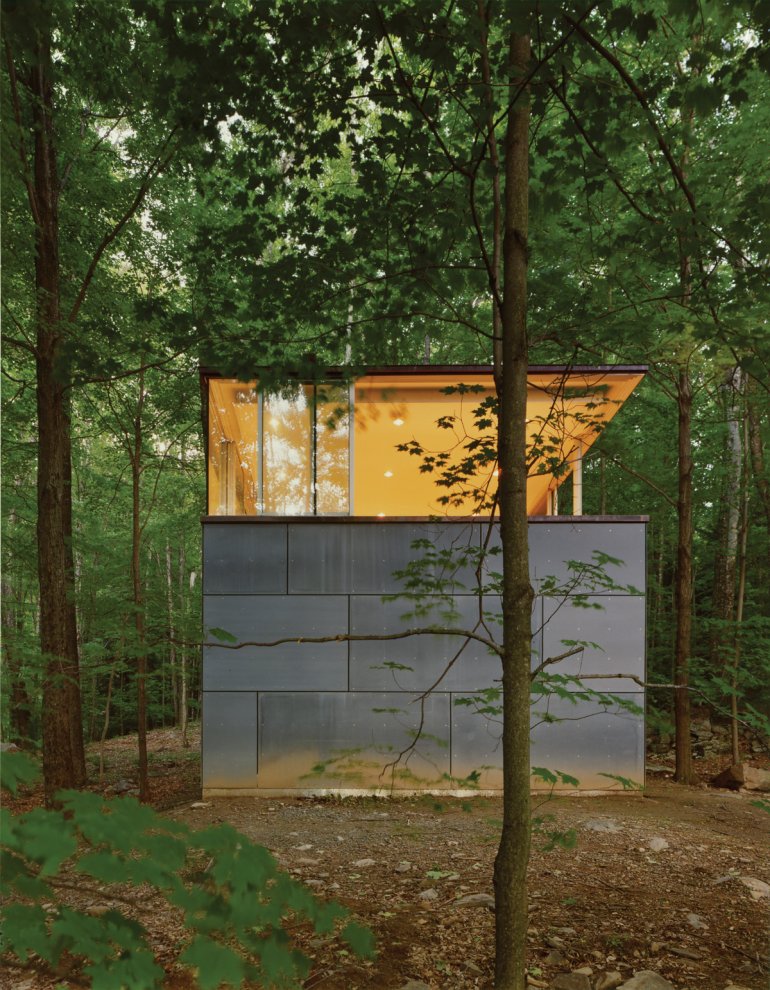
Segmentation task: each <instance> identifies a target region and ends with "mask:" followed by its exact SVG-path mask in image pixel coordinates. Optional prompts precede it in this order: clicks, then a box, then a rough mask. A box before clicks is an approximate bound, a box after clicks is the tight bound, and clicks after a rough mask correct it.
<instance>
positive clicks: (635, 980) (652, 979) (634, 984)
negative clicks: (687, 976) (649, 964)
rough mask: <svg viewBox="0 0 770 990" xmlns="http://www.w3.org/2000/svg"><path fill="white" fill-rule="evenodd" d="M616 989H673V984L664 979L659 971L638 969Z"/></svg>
mask: <svg viewBox="0 0 770 990" xmlns="http://www.w3.org/2000/svg"><path fill="white" fill-rule="evenodd" d="M618 990H675V987H674V984H673V983H669V982H668V980H664V979H663V977H662V976H661V975H660V973H654V972H653V971H652V970H651V969H640V970H639V972H638V973H634V975H633V976H632V977H631V979H630V980H626V982H625V983H622V984H621V985H620V987H619V988H618Z"/></svg>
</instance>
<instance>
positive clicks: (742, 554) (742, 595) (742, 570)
mask: <svg viewBox="0 0 770 990" xmlns="http://www.w3.org/2000/svg"><path fill="white" fill-rule="evenodd" d="M741 433H742V435H741V439H742V444H741V455H742V458H743V471H742V479H741V480H742V489H743V490H742V492H741V511H740V524H739V537H738V552H737V557H738V595H737V600H736V604H735V643H734V652H733V658H732V665H731V666H732V670H731V675H730V687H731V688H732V691H731V694H730V750H731V752H732V761H733V765H735V764H736V763H740V762H741V743H740V737H739V735H738V683H739V678H740V670H741V646H742V640H741V626H742V625H743V608H744V604H745V602H746V547H747V544H748V536H749V470H748V468H749V457H748V454H749V451H748V447H749V424H748V420H746V421H744V428H743V430H742V431H741Z"/></svg>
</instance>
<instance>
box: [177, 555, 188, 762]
mask: <svg viewBox="0 0 770 990" xmlns="http://www.w3.org/2000/svg"><path fill="white" fill-rule="evenodd" d="M186 569H187V562H186V558H185V552H184V543H182V544H181V545H180V547H179V604H180V607H181V619H182V628H184V620H185V615H186V613H187V609H186V606H185V602H186V601H187V598H186V594H187V592H186V589H185V570H186ZM179 661H180V664H179V728H180V730H181V732H182V748H183V749H189V748H190V740H189V738H188V736H187V707H188V702H187V680H188V671H187V648H186V647H185V646H182V647H181V648H180V650H179Z"/></svg>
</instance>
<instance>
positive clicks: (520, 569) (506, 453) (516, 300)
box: [494, 34, 533, 990]
mask: <svg viewBox="0 0 770 990" xmlns="http://www.w3.org/2000/svg"><path fill="white" fill-rule="evenodd" d="M509 59H510V61H509V65H510V73H509V78H510V94H511V95H510V97H509V99H510V100H511V105H510V106H509V108H508V126H507V132H506V139H505V161H504V167H505V213H504V235H503V277H504V289H503V312H502V337H503V340H502V367H499V366H496V367H495V380H496V385H497V388H498V395H499V400H500V421H499V426H498V457H499V463H500V529H501V538H502V547H503V601H502V610H503V660H502V665H503V678H502V680H503V713H504V714H503V740H502V743H503V794H504V796H503V827H502V834H501V837H500V846H499V848H498V851H497V856H496V858H495V869H494V887H495V987H496V988H497V990H523V988H524V985H525V983H524V980H525V971H526V948H527V943H526V931H527V864H528V862H529V847H530V829H531V821H530V795H529V787H530V767H529V733H530V708H529V704H530V664H531V639H532V625H531V624H532V599H533V592H532V586H531V585H530V581H529V554H528V545H527V539H528V532H527V463H526V415H527V411H526V409H527V371H528V361H529V353H528V341H527V324H526V315H527V237H528V227H529V219H528V192H529V96H528V92H527V91H526V90H522V92H520V93H517V90H518V87H519V86H520V85H521V84H522V80H523V79H524V77H525V75H526V72H527V67H528V65H529V60H530V42H529V38H528V37H527V36H519V35H515V34H511V38H510V50H509ZM516 96H518V99H516ZM514 101H515V102H514Z"/></svg>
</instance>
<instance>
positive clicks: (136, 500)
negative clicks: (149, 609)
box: [131, 366, 150, 802]
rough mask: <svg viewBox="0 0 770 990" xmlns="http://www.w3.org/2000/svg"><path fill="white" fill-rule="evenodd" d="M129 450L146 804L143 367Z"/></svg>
mask: <svg viewBox="0 0 770 990" xmlns="http://www.w3.org/2000/svg"><path fill="white" fill-rule="evenodd" d="M138 390H139V391H138V396H137V402H136V415H135V417H134V436H133V447H132V448H131V590H132V597H133V606H134V629H135V630H136V651H137V656H136V721H137V744H138V749H139V800H140V801H142V802H147V801H149V800H150V784H149V777H148V772H147V649H146V643H145V622H144V592H143V588H142V556H141V549H142V525H141V481H142V414H143V412H144V366H142V367H141V368H140V370H139V377H138Z"/></svg>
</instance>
